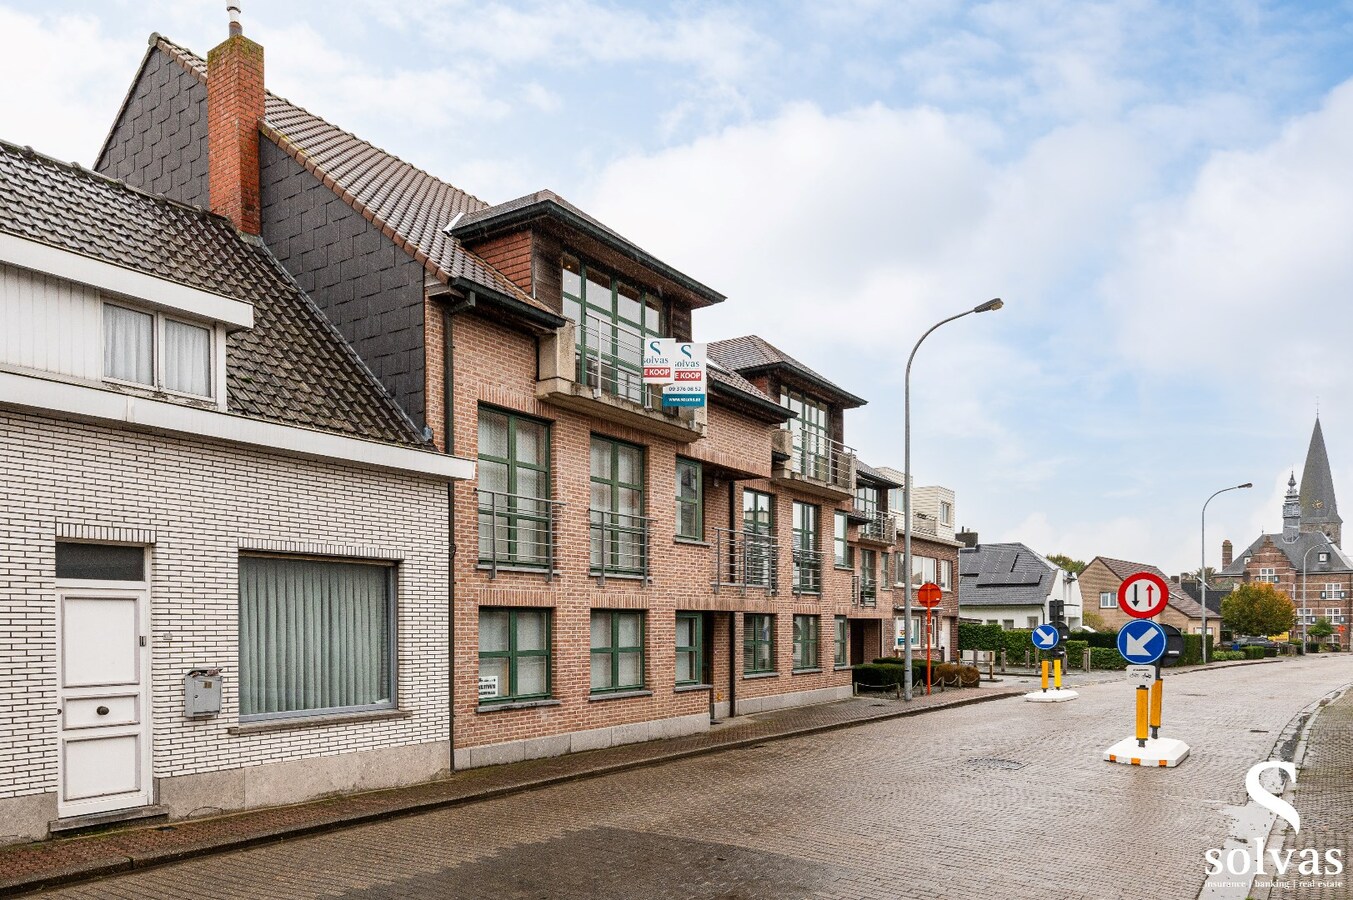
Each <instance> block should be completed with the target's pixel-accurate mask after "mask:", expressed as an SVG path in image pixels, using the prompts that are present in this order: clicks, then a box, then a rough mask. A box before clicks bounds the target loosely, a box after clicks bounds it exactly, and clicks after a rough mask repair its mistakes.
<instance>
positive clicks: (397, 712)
mask: <svg viewBox="0 0 1353 900" xmlns="http://www.w3.org/2000/svg"><path fill="white" fill-rule="evenodd" d="M412 715H413V713H411V712H409V711H408V710H407V709H377V710H372V711H371V712H359V713H341V714H339V715H333V716H306V717H304V718H296V719H266V720H264V721H262V722H244V723H242V724H240V725H236V726H234V727H232V728H227V729H226V733H227V734H230V735H234V736H237V737H243V736H244V735H249V734H267V733H268V732H270V731H294V730H296V729H298V728H327V727H328V726H330V725H357V724H365V723H367V722H384V721H387V720H389V719H407V718H410V717H411V716H412Z"/></svg>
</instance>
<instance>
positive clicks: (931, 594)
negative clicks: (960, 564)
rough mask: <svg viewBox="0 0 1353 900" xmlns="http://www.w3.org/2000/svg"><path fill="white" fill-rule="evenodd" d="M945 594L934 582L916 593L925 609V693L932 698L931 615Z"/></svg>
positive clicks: (925, 585)
mask: <svg viewBox="0 0 1353 900" xmlns="http://www.w3.org/2000/svg"><path fill="white" fill-rule="evenodd" d="M942 596H943V594H942V592H941V591H940V586H939V585H938V584H936V583H935V582H933V581H927V582H926V583H925V584H923V585H921V587H920V588H919V589H918V590H917V591H916V602H917V603H919V604H921V605H922V606H923V607H925V637H926V640H925V692H926V696H927V697H928V696H930V644H931V640H930V613H931V610H933V609H934V608H935V607H937V606H939V605H940V600H941V598H942Z"/></svg>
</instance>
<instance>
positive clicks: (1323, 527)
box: [1300, 416, 1344, 545]
mask: <svg viewBox="0 0 1353 900" xmlns="http://www.w3.org/2000/svg"><path fill="white" fill-rule="evenodd" d="M1300 502H1301V530H1302V531H1304V532H1315V531H1319V532H1323V533H1324V534H1326V535H1329V538H1330V540H1332V541H1333V542H1334V543H1335V544H1336V545H1338V544H1339V540H1340V532H1341V530H1342V526H1343V521H1344V520H1343V519H1341V518H1339V505H1338V503H1337V502H1336V500H1335V498H1334V477H1333V476H1332V475H1331V474H1330V460H1329V454H1327V453H1326V452H1325V435H1324V432H1322V431H1321V429H1320V417H1319V416H1317V417H1316V420H1315V429H1314V430H1313V431H1312V432H1311V446H1310V448H1309V449H1308V450H1307V451H1306V466H1305V468H1303V469H1302V470H1301V494H1300Z"/></svg>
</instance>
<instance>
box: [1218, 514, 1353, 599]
mask: <svg viewBox="0 0 1353 900" xmlns="http://www.w3.org/2000/svg"><path fill="white" fill-rule="evenodd" d="M1265 540H1270V541H1272V542H1273V546H1275V547H1277V548H1278V549H1279V550H1281V551H1282V552H1283V555H1284V556H1286V557H1287V559H1288V561H1289V562H1291V563H1292V568H1294V569H1296V570H1297V571H1298V572H1300V571H1301V559H1302V557H1303V556H1305V557H1306V574H1307V577H1310V576H1312V575H1326V574H1332V573H1336V572H1338V573H1344V572H1353V562H1350V560H1349V558H1348V556H1347V555H1345V554H1344V551H1343V550H1341V549H1339V548H1338V547H1336V546H1334V544H1332V543H1331V542H1330V539H1329V538H1328V537H1326V536H1325V535H1324V533H1322V532H1319V531H1308V532H1303V533H1302V534H1299V535H1297V539H1296V540H1295V541H1293V542H1291V543H1288V542H1287V541H1284V540H1283V536H1282V534H1281V533H1277V534H1261V535H1259V537H1257V538H1255V539H1254V543H1252V544H1250V546H1248V547H1246V548H1245V549H1244V550H1243V551H1241V552H1240V553H1237V554H1236V555H1235V557H1234V558H1233V559H1232V560H1231V564H1230V565H1229V566H1227V567H1226V568H1224V569H1222V570H1221V573H1220V574H1222V575H1235V576H1239V575H1244V574H1245V557H1247V556H1254V555H1255V554H1256V553H1258V552H1259V548H1260V547H1262V546H1264V541H1265ZM1321 550H1327V551H1329V554H1330V556H1329V561H1328V562H1323V563H1322V562H1320V551H1321ZM1209 605H1210V604H1209Z"/></svg>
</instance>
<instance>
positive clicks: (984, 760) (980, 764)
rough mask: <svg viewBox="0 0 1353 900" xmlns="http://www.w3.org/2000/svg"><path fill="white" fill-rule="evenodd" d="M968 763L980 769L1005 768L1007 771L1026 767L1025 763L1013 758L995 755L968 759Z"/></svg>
mask: <svg viewBox="0 0 1353 900" xmlns="http://www.w3.org/2000/svg"><path fill="white" fill-rule="evenodd" d="M968 765H970V766H974V767H976V768H978V769H1004V770H1005V771H1014V770H1015V769H1022V768H1024V763H1022V762H1017V761H1016V760H1013V759H997V758H996V757H994V756H979V757H977V758H976V759H970V760H968Z"/></svg>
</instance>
